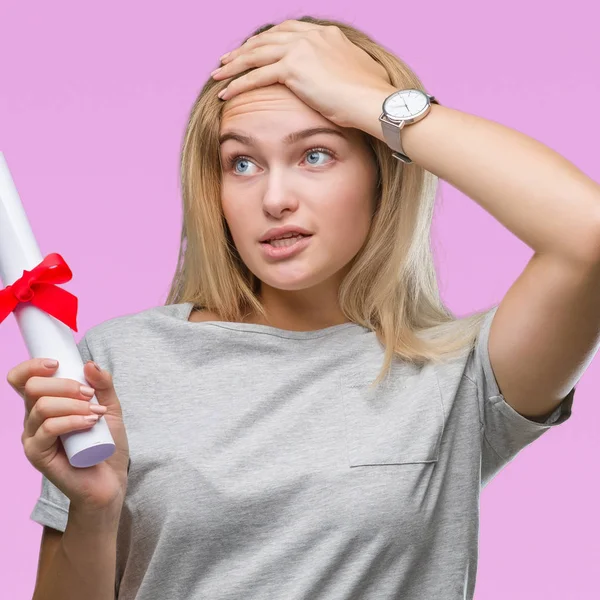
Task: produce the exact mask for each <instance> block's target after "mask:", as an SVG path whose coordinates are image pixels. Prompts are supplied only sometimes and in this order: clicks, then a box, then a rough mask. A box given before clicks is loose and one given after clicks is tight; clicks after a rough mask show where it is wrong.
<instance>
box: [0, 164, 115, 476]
mask: <svg viewBox="0 0 600 600" xmlns="http://www.w3.org/2000/svg"><path fill="white" fill-rule="evenodd" d="M43 258H44V257H43V256H42V254H41V253H40V250H39V248H38V245H37V242H36V239H35V237H34V235H33V232H32V230H31V226H30V224H29V220H28V218H27V215H26V213H25V210H24V208H23V205H22V204H21V199H20V198H19V194H18V193H17V188H16V186H15V184H14V181H13V179H12V176H11V174H10V171H9V169H8V165H7V164H6V160H5V158H4V154H3V153H2V152H0V280H1V281H2V284H3V286H2V287H4V288H6V287H8V286H9V285H12V284H13V283H14V282H15V281H16V280H17V279H19V278H20V277H21V276H22V275H23V271H24V270H27V271H30V270H31V269H33V268H34V267H36V266H37V265H39V263H40V262H42V260H43ZM13 314H14V315H15V318H16V320H17V324H18V326H19V329H20V330H21V335H22V336H23V339H24V340H25V345H26V346H27V350H28V351H29V356H30V357H31V358H55V359H56V360H58V362H59V366H58V369H57V370H56V372H55V374H54V377H61V378H66V379H74V380H75V381H78V382H79V383H81V384H83V385H88V383H87V381H86V379H85V376H84V374H83V361H82V359H81V356H80V354H79V350H78V348H77V344H76V343H75V338H74V337H73V331H72V330H71V329H70V328H69V327H68V326H67V325H65V324H64V323H62V322H61V321H59V320H58V319H56V318H55V317H53V316H51V315H49V314H48V313H46V312H45V311H43V310H41V309H39V308H37V307H36V306H33V305H32V304H31V303H30V302H23V303H20V304H19V305H18V306H17V307H16V308H15V310H14V311H13ZM90 402H94V403H95V404H98V401H97V400H96V397H95V396H94V397H93V398H92V399H91V400H90ZM60 439H61V441H62V444H63V447H64V449H65V452H66V454H67V457H68V459H69V462H70V463H71V465H73V466H74V467H80V468H81V467H90V466H93V465H96V464H98V463H100V462H102V461H103V460H106V459H107V458H108V457H109V456H111V455H112V454H113V452H114V451H115V443H114V440H113V438H112V436H111V434H110V430H109V428H108V425H107V424H106V421H105V420H104V419H103V418H100V419H99V420H98V421H97V423H96V424H95V425H94V426H93V427H91V428H90V429H87V430H83V431H76V432H72V433H68V434H66V435H63V436H61V437H60Z"/></svg>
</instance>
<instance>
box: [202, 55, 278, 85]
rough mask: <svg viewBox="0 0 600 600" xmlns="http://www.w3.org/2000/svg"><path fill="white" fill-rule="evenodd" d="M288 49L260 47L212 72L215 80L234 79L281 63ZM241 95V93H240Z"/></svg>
mask: <svg viewBox="0 0 600 600" xmlns="http://www.w3.org/2000/svg"><path fill="white" fill-rule="evenodd" d="M285 50H286V47H285V46H282V45H268V46H260V47H258V48H255V49H254V50H250V51H248V52H244V53H243V54H240V55H238V57H237V58H235V59H234V60H232V61H231V62H228V63H227V64H226V65H225V66H224V67H221V68H220V69H218V70H217V71H213V72H212V77H213V79H215V80H219V79H227V78H229V77H234V76H235V75H237V74H238V73H243V72H244V71H247V70H248V69H257V68H260V67H264V66H266V65H270V64H273V63H275V62H277V61H280V60H281V59H282V58H283V57H284V55H285ZM238 93H239V92H238Z"/></svg>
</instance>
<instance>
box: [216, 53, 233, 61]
mask: <svg viewBox="0 0 600 600" xmlns="http://www.w3.org/2000/svg"><path fill="white" fill-rule="evenodd" d="M230 54H231V52H225V54H223V56H221V57H220V58H219V60H221V61H222V60H223V59H224V58H227V57H228V56H229V55H230Z"/></svg>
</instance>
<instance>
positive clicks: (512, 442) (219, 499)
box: [31, 303, 575, 600]
mask: <svg viewBox="0 0 600 600" xmlns="http://www.w3.org/2000/svg"><path fill="white" fill-rule="evenodd" d="M191 309H192V304H191V303H182V304H174V305H168V306H158V307H153V308H150V309H147V310H143V311H141V312H139V313H136V314H131V315H125V316H120V317H116V318H113V319H110V320H108V321H105V322H104V323H101V324H99V325H96V326H94V327H92V328H91V329H89V330H88V332H87V333H86V334H85V336H84V337H83V338H82V340H81V341H80V342H79V350H80V353H81V355H82V358H83V359H84V360H88V359H90V358H91V359H93V360H95V361H97V362H98V363H99V364H100V365H101V366H102V367H103V368H105V369H108V370H109V371H110V372H111V373H112V376H113V380H114V384H115V389H116V391H117V394H118V396H119V398H120V401H121V404H122V408H123V415H124V421H125V427H126V430H127V434H128V439H129V444H130V456H131V461H130V470H129V480H128V489H127V496H126V500H125V505H124V508H123V511H122V517H121V522H120V526H119V533H118V549H117V572H116V574H117V577H116V581H115V590H116V591H117V592H118V595H117V597H118V598H119V599H122V600H130V599H133V598H135V599H137V600H166V599H168V600H239V599H240V598H243V599H244V600H266V599H277V600H280V599H284V598H285V599H286V600H371V599H373V600H375V599H376V600H382V599H392V598H402V599H403V600H434V599H435V600H440V599H441V598H443V599H444V600H465V599H471V598H473V593H474V587H475V576H476V571H477V558H478V533H479V494H480V490H481V489H482V488H483V487H484V486H485V485H486V484H487V483H489V481H490V480H491V479H492V478H493V477H494V476H495V475H496V474H497V473H498V471H499V470H500V469H502V468H503V467H504V466H505V465H506V464H507V463H508V462H509V461H511V460H512V459H513V458H514V457H515V456H516V455H517V453H518V452H519V451H520V450H521V449H523V448H524V447H525V446H527V445H528V444H530V443H531V442H533V441H534V440H536V439H537V438H538V437H540V436H541V435H542V434H543V433H544V432H545V431H547V430H548V429H549V428H550V427H551V426H556V425H558V424H559V423H562V422H564V421H565V420H567V419H568V418H569V417H570V415H571V406H572V402H573V394H574V391H575V388H573V390H571V392H570V393H569V395H568V396H567V397H566V398H565V399H564V401H563V403H562V404H561V406H560V407H558V408H557V410H556V411H555V412H554V414H553V415H552V416H551V417H550V418H549V419H548V420H547V421H546V422H545V423H544V424H542V423H537V422H533V421H530V420H528V419H526V418H525V417H523V416H521V415H520V414H519V413H517V412H516V411H515V410H513V409H512V408H511V407H510V406H509V405H508V404H507V403H506V402H505V401H504V398H503V397H502V396H501V395H500V393H499V389H498V386H497V383H496V381H495V378H494V375H493V371H492V368H491V364H490V362H489V355H488V351H487V342H488V335H489V328H490V324H491V320H492V317H493V315H494V314H495V312H496V310H497V307H494V308H493V309H491V310H490V311H489V312H488V316H487V319H486V321H485V323H484V325H483V327H482V329H481V334H480V335H479V338H478V341H477V343H476V344H475V346H474V348H473V349H472V351H471V352H469V351H468V350H467V351H466V352H465V353H464V356H463V358H461V359H457V360H453V361H452V362H450V363H448V364H445V365H443V366H439V365H438V366H432V365H431V364H429V365H427V366H425V367H423V368H421V369H419V368H418V367H415V366H411V365H409V364H408V363H406V362H404V361H400V360H395V361H394V363H393V369H392V376H391V377H390V378H389V379H388V380H387V381H386V382H384V383H383V384H382V385H381V386H380V389H379V390H377V391H371V390H370V389H369V387H368V385H369V383H370V382H371V381H373V380H374V378H375V377H376V376H377V374H378V372H379V369H380V367H381V365H382V364H383V363H382V361H383V354H384V348H383V346H382V345H381V344H380V342H379V341H378V339H377V337H376V335H375V333H373V332H371V331H369V330H368V329H366V328H364V327H362V326H360V325H357V324H354V323H345V324H342V325H335V326H333V327H328V328H326V329H321V330H318V331H286V330H282V329H277V328H274V327H270V326H267V325H254V324H246V323H225V322H203V323H199V322H198V323H196V322H190V321H188V316H189V314H190V312H191ZM68 508H69V500H68V498H66V497H65V496H64V495H63V494H62V493H61V492H60V491H59V490H58V489H57V488H56V487H55V486H53V485H52V484H51V483H50V482H49V481H47V480H46V478H42V492H41V496H40V498H39V500H38V502H37V504H36V505H35V508H34V510H33V512H32V514H31V519H32V520H33V521H36V522H37V523H40V524H42V525H47V526H49V527H53V528H55V529H58V530H60V531H64V530H65V527H66V524H67V516H68Z"/></svg>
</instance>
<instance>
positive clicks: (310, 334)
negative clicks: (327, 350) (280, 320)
mask: <svg viewBox="0 0 600 600" xmlns="http://www.w3.org/2000/svg"><path fill="white" fill-rule="evenodd" d="M179 306H181V310H180V312H179V317H180V318H181V319H182V320H184V321H185V322H186V323H187V324H188V326H190V327H202V326H204V325H208V326H210V327H220V328H222V329H229V330H232V331H245V332H250V333H262V334H265V335H273V336H277V337H284V338H289V339H296V340H306V339H313V338H319V337H324V336H328V335H333V334H335V333H338V332H339V331H346V330H351V331H355V332H356V333H366V332H368V331H369V329H368V328H366V327H363V326H362V325H358V324H357V323H352V322H348V323H341V324H339V325H332V326H330V327H325V328H324V329H315V330H313V331H291V330H288V329H279V328H278V327H272V326H271V325H261V324H257V323H237V322H227V321H198V322H195V321H190V320H189V318H190V314H191V312H192V309H193V307H194V303H193V302H183V303H181V305H179Z"/></svg>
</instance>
